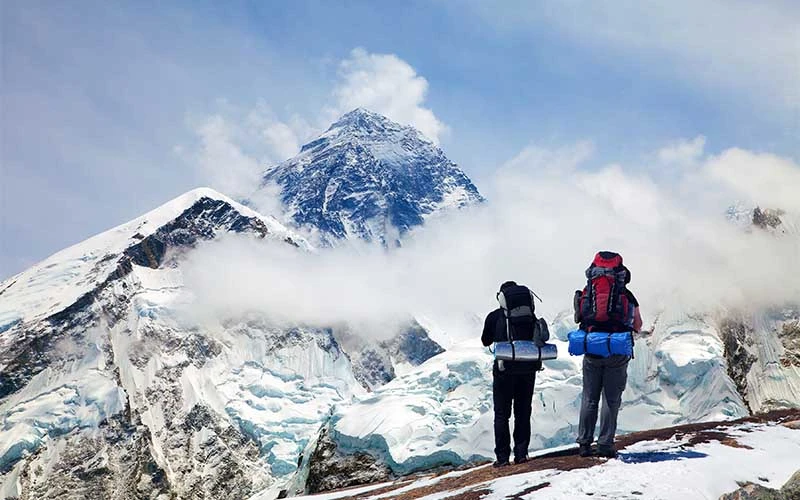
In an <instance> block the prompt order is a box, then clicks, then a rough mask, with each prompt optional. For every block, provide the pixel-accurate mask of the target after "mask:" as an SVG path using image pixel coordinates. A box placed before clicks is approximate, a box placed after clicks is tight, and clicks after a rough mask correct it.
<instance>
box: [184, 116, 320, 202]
mask: <svg viewBox="0 0 800 500" xmlns="http://www.w3.org/2000/svg"><path fill="white" fill-rule="evenodd" d="M218 107H219V108H220V111H219V112H218V113H216V114H213V115H209V116H206V117H204V118H203V119H201V120H198V121H195V122H194V123H192V124H191V127H192V129H193V131H194V133H195V135H196V136H197V139H198V144H197V147H196V149H194V150H190V151H192V152H191V153H188V152H187V148H186V147H184V146H176V147H175V148H174V151H175V152H176V154H178V155H179V156H182V157H184V158H185V160H186V161H188V162H191V163H193V164H196V165H198V166H199V168H200V170H201V173H202V176H203V178H204V179H205V182H206V183H207V184H208V185H209V186H211V187H213V188H214V189H216V190H218V191H220V192H222V193H225V194H226V195H228V196H231V197H233V198H236V199H250V201H252V202H253V203H255V204H256V208H258V209H259V210H261V211H262V212H263V213H265V214H270V215H275V216H280V211H281V207H280V202H279V201H277V199H276V197H277V195H278V192H277V191H276V190H274V189H272V190H271V189H264V190H261V191H260V192H259V196H258V197H257V198H254V197H253V194H254V192H255V191H256V189H257V188H258V187H259V185H260V184H261V182H262V176H263V173H264V170H265V169H266V168H267V167H269V166H271V165H274V164H276V163H279V162H281V161H283V160H285V159H287V158H290V157H292V156H294V155H295V154H297V152H298V151H299V150H300V142H301V141H304V140H307V139H308V138H310V134H312V133H313V128H312V127H310V126H309V125H308V123H307V122H306V121H305V120H304V119H302V118H300V117H298V116H293V117H292V118H291V119H290V120H288V121H281V120H280V119H278V118H277V117H276V116H275V114H274V113H273V112H272V110H271V109H270V108H269V106H267V105H266V104H265V103H263V102H259V103H257V104H256V106H255V107H254V108H253V109H251V110H249V111H244V110H241V109H238V108H236V107H233V106H231V105H229V104H228V103H227V102H226V101H220V102H218Z"/></svg>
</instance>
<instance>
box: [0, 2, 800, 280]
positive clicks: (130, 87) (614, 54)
mask: <svg viewBox="0 0 800 500" xmlns="http://www.w3.org/2000/svg"><path fill="white" fill-rule="evenodd" d="M0 9H2V16H1V21H0V22H2V77H1V78H2V85H1V86H0V99H2V102H1V103H0V104H1V105H2V123H1V124H0V125H1V126H2V150H0V160H2V163H1V164H0V214H2V215H0V278H4V277H7V276H10V275H12V274H14V273H16V272H18V271H21V270H22V269H24V268H25V267H27V266H29V265H31V264H33V263H35V262H36V261H39V260H41V259H43V258H45V257H46V256H47V255H49V254H51V253H53V252H55V251H58V250H60V249H61V248H64V247H66V246H68V245H71V244H73V243H77V242H79V241H81V240H83V239H85V238H86V237H88V236H91V235H92V234H96V233H98V232H101V231H103V230H105V229H108V228H110V227H112V226H114V225H117V224H120V223H122V222H124V221H126V220H129V219H131V218H134V217H136V216H138V215H140V214H141V213H143V212H146V211H147V210H150V209H152V208H154V207H155V206H157V205H159V204H161V203H163V202H164V201H166V200H168V199H170V198H171V197H174V196H176V195H179V194H180V193H182V192H184V191H187V190H189V189H192V188H193V187H196V186H199V185H209V184H210V185H212V187H216V188H218V189H222V188H228V189H229V190H236V189H239V188H241V187H242V186H241V185H237V184H236V183H233V184H231V183H230V182H229V181H230V179H226V178H225V176H226V175H227V174H228V172H230V171H236V168H234V167H233V166H232V165H237V166H239V167H240V169H241V170H242V171H243V172H244V171H247V172H249V173H250V174H252V171H253V165H255V166H256V169H260V168H262V167H266V166H267V165H269V164H270V163H271V162H274V161H279V160H281V159H284V158H283V157H284V156H285V155H287V154H289V152H291V151H292V149H293V148H294V147H296V145H297V144H298V143H302V142H303V141H304V140H306V139H307V138H309V137H310V136H313V133H314V132H316V131H319V130H320V129H321V128H324V126H325V124H326V123H329V121H330V120H331V119H332V117H333V116H335V115H336V114H337V113H339V112H342V111H346V108H347V107H348V106H349V105H365V106H367V107H377V108H380V109H375V110H376V111H379V112H384V113H386V114H388V115H390V117H392V118H395V119H397V120H399V121H406V122H410V123H412V124H415V125H418V126H421V127H422V128H423V129H425V130H426V131H427V130H428V129H426V127H429V130H438V131H439V132H438V133H436V135H438V140H439V141H440V143H441V145H442V147H443V148H444V150H445V151H446V153H447V154H448V155H449V156H450V157H451V158H452V159H453V160H454V161H456V162H457V163H459V164H460V165H461V166H462V167H463V168H464V170H465V171H466V172H467V173H468V174H469V175H470V176H472V177H473V179H474V180H475V181H476V183H477V184H478V186H479V188H480V187H482V185H484V184H485V183H488V182H489V179H490V178H491V177H492V175H493V174H494V172H495V171H496V170H497V168H498V166H500V165H503V164H504V163H506V162H508V161H509V160H510V159H512V158H515V157H517V156H518V155H519V154H520V152H522V151H524V150H526V148H530V147H532V146H536V147H544V148H561V147H570V146H573V145H575V144H578V143H584V142H588V143H591V144H592V145H593V146H592V150H593V154H592V162H594V163H595V164H597V165H600V164H605V163H609V162H620V163H623V164H625V165H638V166H641V168H643V169H646V168H648V166H652V165H651V164H652V162H653V158H654V157H655V156H656V152H657V151H659V150H660V149H661V148H663V147H665V145H669V144H676V143H680V142H681V141H691V140H693V139H695V138H697V137H698V136H703V137H704V138H705V142H704V147H703V154H704V155H714V154H716V153H719V152H721V151H724V150H726V149H728V148H734V147H736V148H743V149H746V150H749V151H753V152H757V153H758V152H762V153H773V154H775V155H777V156H780V157H783V158H786V159H788V160H789V161H790V162H793V165H795V166H796V163H797V162H798V160H800V140H798V138H799V137H800V95H798V93H799V92H800V91H798V89H800V33H798V32H799V31H800V28H799V27H800V7H798V6H797V4H796V3H793V2H788V1H787V2H781V1H777V2H758V3H751V2H741V3H740V2H735V1H734V2H724V3H723V2H716V1H708V2H702V3H698V2H688V1H686V2H684V1H674V2H669V3H663V5H658V4H655V3H649V2H623V1H617V2H603V3H602V6H600V4H599V3H596V2H582V1H565V2H515V1H505V2H478V1H475V2H472V1H459V2H444V1H413V2H403V3H400V2H358V1H345V2H322V1H312V2H301V1H296V2H295V1H293V2H207V3H206V2H186V3H183V2H130V3H125V2H115V3H110V2H38V1H15V0H10V1H5V2H2V3H1V4H0ZM387 89H388V90H387ZM367 94H369V95H367ZM392 115H394V116H392ZM420 124H422V125H420ZM430 127H432V128H430ZM266 131H270V134H271V135H269V137H270V138H271V139H270V140H268V141H265V140H264V137H265V135H264V134H265V133H266ZM229 162H230V164H231V165H228V163H229ZM223 164H224V165H223ZM790 168H793V167H790ZM659 175H660V176H661V177H665V178H669V176H670V175H671V174H670V172H669V171H665V172H660V173H659ZM241 179H248V177H247V176H243V177H241ZM247 182H249V181H247ZM223 190H224V189H223ZM230 194H232V195H235V194H236V193H230Z"/></svg>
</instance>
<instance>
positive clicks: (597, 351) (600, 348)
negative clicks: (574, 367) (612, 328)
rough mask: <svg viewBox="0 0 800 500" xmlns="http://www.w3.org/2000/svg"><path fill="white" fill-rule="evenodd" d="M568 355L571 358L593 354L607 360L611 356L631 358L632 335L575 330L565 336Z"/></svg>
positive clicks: (627, 333) (628, 333) (629, 333)
mask: <svg viewBox="0 0 800 500" xmlns="http://www.w3.org/2000/svg"><path fill="white" fill-rule="evenodd" d="M567 338H568V339H569V353H570V355H572V356H581V355H583V354H594V355H596V356H602V357H604V358H607V357H609V356H611V355H612V354H623V355H625V356H630V357H633V334H632V333H631V332H623V333H606V332H591V333H587V332H585V331H583V330H575V331H574V332H569V333H568V334H567Z"/></svg>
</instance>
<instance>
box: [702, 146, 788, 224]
mask: <svg viewBox="0 0 800 500" xmlns="http://www.w3.org/2000/svg"><path fill="white" fill-rule="evenodd" d="M704 171H705V173H706V174H707V175H708V176H709V177H710V178H711V179H712V180H713V181H716V182H717V183H720V184H722V185H723V186H726V187H727V188H729V189H730V190H732V191H733V192H734V193H735V194H736V195H738V196H740V197H741V198H743V199H744V200H746V201H747V202H749V203H751V204H753V205H760V206H761V207H766V208H780V209H783V210H791V211H796V212H800V166H799V165H797V164H796V163H794V162H792V161H791V160H787V159H785V158H781V157H779V156H775V155H772V154H766V153H753V152H750V151H746V150H743V149H739V148H732V149H728V150H726V151H723V152H722V153H721V154H720V155H719V156H715V157H712V158H710V159H709V160H708V162H707V163H706V164H705V167H704Z"/></svg>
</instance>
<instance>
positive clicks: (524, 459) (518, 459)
mask: <svg viewBox="0 0 800 500" xmlns="http://www.w3.org/2000/svg"><path fill="white" fill-rule="evenodd" d="M528 461H530V458H529V457H528V455H525V456H524V457H516V458H514V464H516V465H519V464H524V463H525V462H528Z"/></svg>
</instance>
